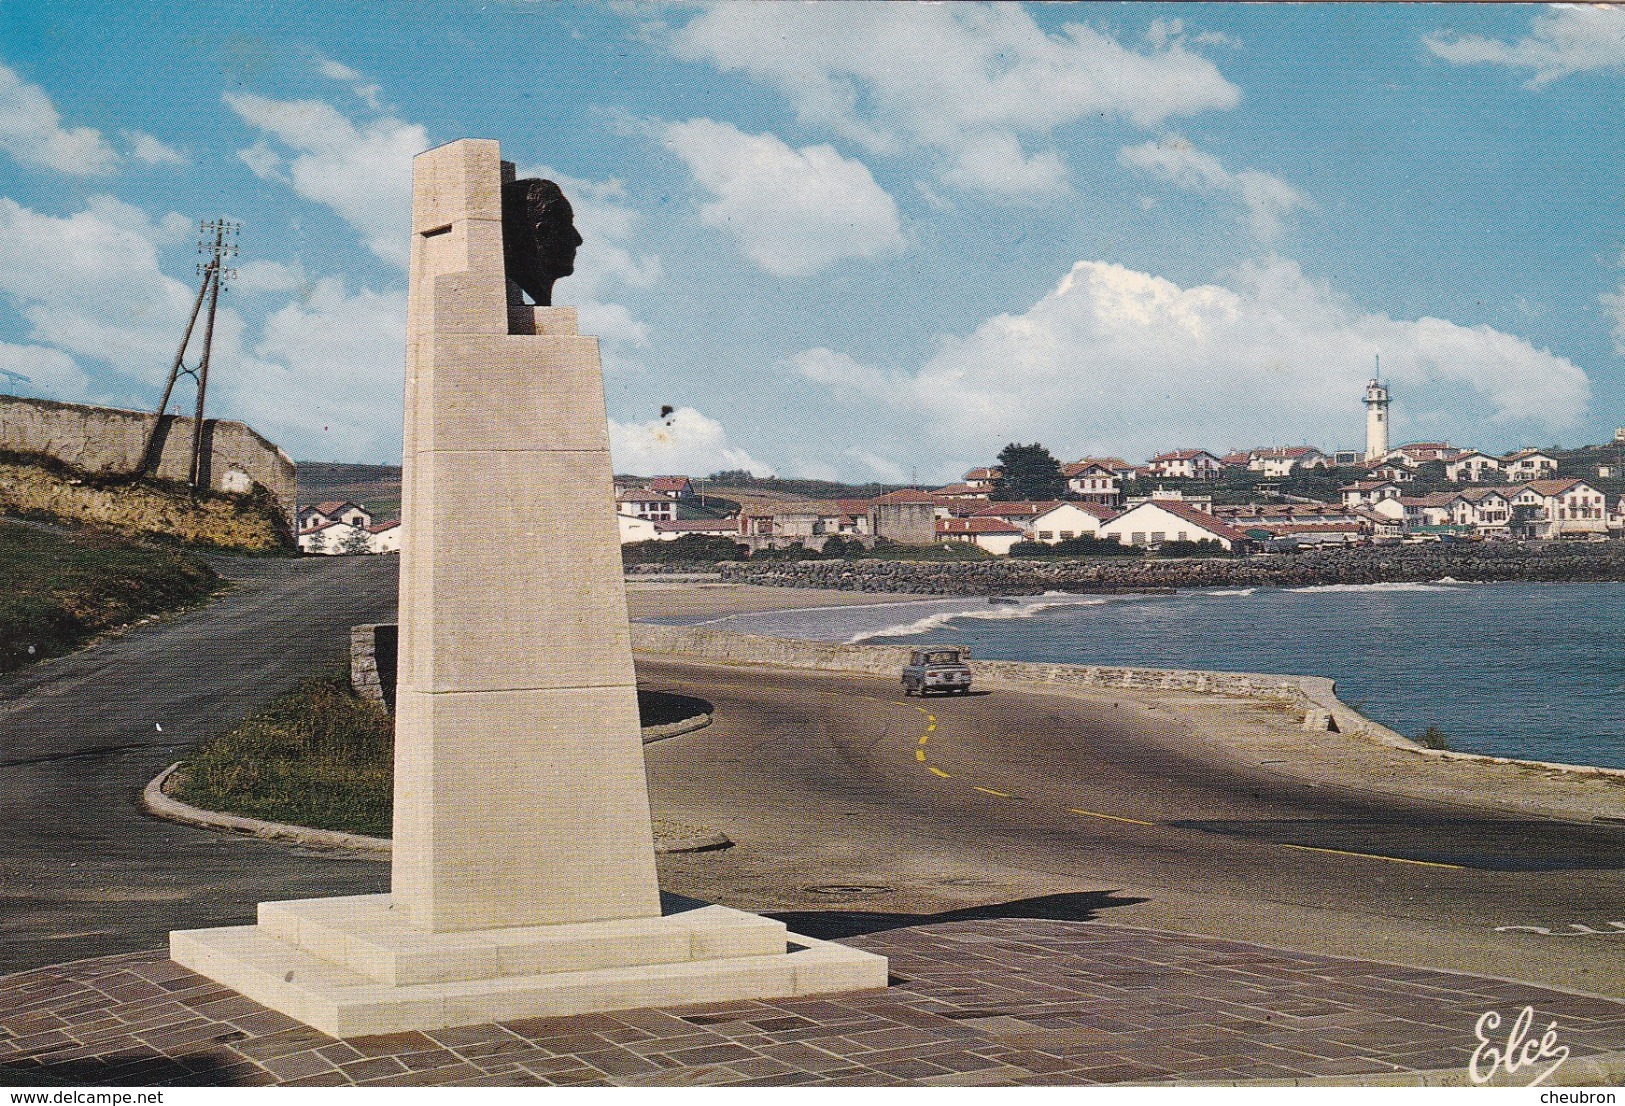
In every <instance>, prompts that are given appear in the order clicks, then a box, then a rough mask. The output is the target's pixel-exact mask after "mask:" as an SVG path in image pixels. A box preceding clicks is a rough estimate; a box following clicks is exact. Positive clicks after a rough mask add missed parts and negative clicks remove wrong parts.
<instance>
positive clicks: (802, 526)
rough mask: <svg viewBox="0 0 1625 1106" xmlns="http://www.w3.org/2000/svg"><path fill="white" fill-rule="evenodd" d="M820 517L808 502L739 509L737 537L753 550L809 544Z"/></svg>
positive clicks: (816, 530) (771, 504) (767, 504)
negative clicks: (745, 541)
mask: <svg viewBox="0 0 1625 1106" xmlns="http://www.w3.org/2000/svg"><path fill="white" fill-rule="evenodd" d="M821 517H822V515H821V514H820V513H819V511H818V509H817V507H816V506H815V505H814V504H813V503H812V502H811V501H807V502H802V503H764V504H758V505H756V506H751V507H744V508H741V509H740V512H739V519H738V534H739V536H740V537H741V538H744V539H748V540H747V544H749V545H750V546H751V547H752V548H753V549H754V548H762V547H767V548H772V547H774V546H783V545H794V544H795V543H797V542H800V543H801V544H803V545H809V544H812V543H811V542H810V541H809V539H811V538H813V537H815V536H817V534H818V521H819V519H820V518H821Z"/></svg>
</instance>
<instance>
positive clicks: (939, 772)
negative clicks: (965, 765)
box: [926, 764, 953, 780]
mask: <svg viewBox="0 0 1625 1106" xmlns="http://www.w3.org/2000/svg"><path fill="white" fill-rule="evenodd" d="M926 767H927V768H930V769H931V771H932V772H934V773H935V774H936V775H939V776H941V777H942V778H943V779H945V780H951V779H953V777H952V776H950V775H949V774H948V773H946V772H944V771H943V770H942V769H941V768H937V767H935V766H933V765H930V764H927V765H926Z"/></svg>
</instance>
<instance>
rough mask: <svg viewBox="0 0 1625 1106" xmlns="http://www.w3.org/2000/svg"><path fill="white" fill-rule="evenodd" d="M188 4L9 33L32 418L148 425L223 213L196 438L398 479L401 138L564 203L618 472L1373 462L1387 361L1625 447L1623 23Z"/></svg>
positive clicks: (1430, 400)
mask: <svg viewBox="0 0 1625 1106" xmlns="http://www.w3.org/2000/svg"><path fill="white" fill-rule="evenodd" d="M156 10H157V9H155V8H148V7H146V6H142V5H130V4H128V3H118V4H113V3H95V2H91V3H80V4H75V5H57V4H47V3H43V2H34V3H8V4H6V5H5V6H4V7H0V371H4V372H7V373H10V374H12V375H10V376H6V377H0V382H4V383H0V386H3V387H5V388H6V389H7V390H9V391H13V392H17V393H20V394H25V395H35V396H41V397H45V398H53V399H62V400H69V401H76V402H93V403H107V404H111V405H116V406H127V407H136V408H149V409H150V408H151V407H152V406H154V405H155V404H156V402H157V399H158V394H159V391H160V389H161V387H162V384H163V380H164V376H165V374H166V373H167V370H168V365H169V361H170V359H171V358H172V357H173V355H174V347H175V345H176V343H177V342H178V340H179V337H180V334H181V330H182V327H183V326H184V322H185V317H186V314H187V312H188V310H189V308H190V305H191V300H192V296H193V294H194V293H195V287H196V286H195V281H196V277H195V274H194V264H195V261H196V254H195V250H194V246H195V242H196V237H197V234H196V224H197V221H198V220H199V219H202V218H212V217H216V216H222V215H223V216H226V217H229V218H232V219H236V220H239V221H240V222H241V223H242V224H243V231H242V235H241V247H242V253H241V256H240V257H239V259H238V268H239V270H240V276H239V278H238V280H237V282H236V285H235V286H234V287H233V288H232V290H231V291H230V292H229V293H228V294H227V296H226V298H225V300H224V304H225V311H224V312H223V314H222V320H221V326H220V330H219V332H218V334H217V345H216V359H215V363H214V366H213V368H212V370H211V373H212V376H211V387H210V412H211V414H214V415H217V416H220V417H233V418H241V419H244V420H246V421H248V422H250V423H251V424H253V425H254V426H255V427H256V428H258V429H259V430H261V431H262V432H263V433H265V434H267V435H268V436H270V437H271V438H273V439H274V440H276V441H277V442H279V443H280V444H281V445H283V447H284V448H285V449H287V450H288V452H289V453H291V454H292V455H293V456H295V457H296V458H299V459H308V460H327V459H332V460H350V461H363V462H390V463H393V462H397V461H398V460H399V450H400V426H401V411H400V392H401V372H402V356H403V355H402V347H403V340H404V339H403V335H404V331H403V328H404V320H405V273H404V270H403V267H402V263H403V260H404V257H405V250H406V242H407V231H406V227H407V205H408V202H409V193H410V159H411V157H412V155H413V154H414V153H416V152H418V151H419V150H422V149H425V148H428V147H430V146H434V145H438V144H440V143H443V142H447V141H451V140H453V139H456V138H461V137H482V138H495V139H498V140H499V141H500V142H501V143H502V147H503V152H504V156H505V157H506V158H507V159H508V160H511V161H514V162H516V163H517V164H518V165H519V167H520V169H521V171H525V172H541V173H545V174H548V175H551V176H553V177H554V179H556V180H558V181H559V182H560V183H561V184H562V185H563V186H564V188H565V190H566V192H567V194H568V195H570V197H571V199H572V201H573V202H574V203H575V206H576V209H577V216H578V223H579V224H580V226H581V229H582V232H583V234H584V236H585V238H586V245H584V246H583V248H582V254H581V258H580V261H579V263H578V271H577V275H576V276H575V277H573V278H569V279H567V280H564V281H561V282H560V284H559V285H558V287H557V289H556V290H555V301H556V302H559V303H574V304H577V305H579V306H580V308H581V313H582V320H583V329H584V330H586V331H589V332H592V333H596V334H598V335H599V336H600V337H601V339H602V344H603V352H604V363H605V388H606V393H607V397H608V401H609V411H610V418H611V433H612V442H613V446H614V454H615V461H616V468H617V470H618V471H630V472H641V473H644V474H652V473H656V472H689V473H695V474H704V473H708V472H710V471H713V470H716V469H720V468H740V467H745V468H751V469H753V470H755V471H758V472H764V473H765V472H769V471H772V472H776V473H779V474H781V475H799V476H812V477H822V478H839V479H848V480H856V481H864V480H874V479H880V480H886V481H898V482H901V481H906V480H910V479H912V478H916V477H917V478H918V479H919V480H921V481H928V482H939V481H941V482H946V481H947V480H949V479H952V478H955V477H957V476H958V475H959V474H960V473H961V472H963V471H964V470H965V469H967V468H969V467H972V466H974V465H980V464H985V463H988V462H989V461H991V460H992V458H993V456H994V454H996V453H997V451H998V450H999V448H1001V447H1002V446H1003V445H1004V444H1005V443H1007V442H1010V441H1023V442H1026V441H1041V442H1043V443H1044V444H1045V445H1047V446H1049V447H1050V449H1051V450H1052V452H1054V453H1056V454H1057V455H1058V456H1060V457H1061V458H1062V459H1063V460H1072V459H1075V458H1077V457H1079V456H1084V455H1101V454H1115V455H1119V456H1124V457H1127V458H1129V459H1131V460H1139V459H1143V458H1144V457H1146V456H1148V455H1149V454H1150V453H1152V452H1154V451H1156V450H1159V449H1165V448H1174V447H1185V446H1202V447H1205V448H1209V449H1215V450H1224V449H1229V448H1232V447H1245V446H1252V445H1262V444H1296V443H1302V442H1307V443H1310V444H1314V445H1318V446H1321V447H1323V448H1329V447H1359V446H1361V445H1362V444H1363V442H1362V437H1363V426H1364V418H1363V412H1362V409H1361V407H1360V404H1359V397H1360V394H1361V392H1362V389H1363V384H1364V381H1365V380H1366V378H1367V377H1368V376H1369V375H1370V374H1371V372H1372V367H1373V364H1374V361H1375V358H1376V357H1377V356H1378V355H1380V356H1381V359H1382V368H1383V375H1384V376H1385V377H1386V378H1387V379H1388V380H1389V381H1390V382H1391V385H1392V390H1393V394H1394V424H1395V433H1396V436H1397V440H1409V439H1417V438H1428V439H1434V438H1446V439H1448V440H1450V441H1453V442H1455V443H1457V444H1460V445H1472V446H1477V447H1480V448H1486V449H1491V450H1503V449H1508V448H1512V447H1516V446H1521V445H1526V444H1537V445H1549V444H1564V445H1573V444H1580V443H1583V442H1588V441H1599V440H1605V439H1607V438H1609V437H1611V435H1612V432H1613V428H1614V426H1615V425H1616V424H1622V425H1625V218H1622V214H1625V138H1622V132H1621V131H1620V128H1619V126H1618V123H1617V115H1618V106H1619V104H1620V103H1621V102H1622V99H1625V96H1622V93H1625V9H1619V8H1596V7H1591V8H1576V7H1546V6H1533V5H1530V6H1525V5H1517V4H1509V5H1484V6H1479V5H1423V4H1394V5H1384V4H1356V5H1337V4H1328V5H1279V6H1277V5H1234V6H1229V5H1178V4H1174V5H1157V4H1127V5H1118V4H1080V5H1035V6H1032V7H1024V6H1020V5H1015V4H1000V5H995V6H992V7H986V8H984V7H977V6H973V5H968V4H966V5H920V6H916V5H909V4H901V3H899V4H888V5H880V6H870V5H861V4H853V3H827V4H821V5H804V4H790V3H761V4H723V5H717V6H710V5H660V6H656V5H629V4H614V5H609V4H604V5H575V4H564V3H555V4H542V3H523V2H517V0H513V2H507V3H503V2H490V3H481V4H475V3H456V2H447V3H443V4H440V5H435V6H430V5H424V4H418V3H374V4H365V5H363V4H332V5H327V4H299V5H294V4H285V3H277V2H270V3H266V2H258V3H236V2H230V0H227V2H220V3H215V4H212V5H209V6H203V5H175V6H171V7H166V8H164V9H163V18H162V19H153V18H152V12H153V11H156ZM183 402H184V404H185V405H186V406H187V407H188V408H189V405H190V398H189V397H183ZM664 405H671V406H672V407H673V408H675V409H676V410H675V413H674V414H673V415H671V416H669V417H667V418H664V419H663V418H661V416H660V410H661V408H662V406H664Z"/></svg>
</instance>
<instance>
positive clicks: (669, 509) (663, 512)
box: [615, 488, 677, 522]
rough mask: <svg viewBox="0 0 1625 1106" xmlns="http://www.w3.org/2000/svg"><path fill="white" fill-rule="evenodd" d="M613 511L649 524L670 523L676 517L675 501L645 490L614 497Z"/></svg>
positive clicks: (627, 492)
mask: <svg viewBox="0 0 1625 1106" xmlns="http://www.w3.org/2000/svg"><path fill="white" fill-rule="evenodd" d="M615 511H616V513H617V514H622V515H632V516H633V517H635V518H646V519H648V520H650V521H651V522H670V521H672V520H673V519H675V518H676V517H677V501H676V500H674V499H672V498H671V497H670V496H665V495H661V494H660V493H659V492H656V491H650V490H648V489H646V488H644V489H632V490H630V491H624V492H622V493H621V494H620V495H618V496H616V497H615Z"/></svg>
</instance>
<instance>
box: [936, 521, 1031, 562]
mask: <svg viewBox="0 0 1625 1106" xmlns="http://www.w3.org/2000/svg"><path fill="white" fill-rule="evenodd" d="M936 525H937V541H939V542H944V543H950V542H960V543H965V544H969V545H975V546H977V547H978V548H980V549H985V550H987V551H988V552H989V553H992V554H994V555H995V556H999V557H1004V556H1008V555H1009V553H1010V547H1011V546H1013V545H1015V544H1016V543H1017V542H1018V541H1022V540H1023V539H1024V537H1025V534H1024V532H1023V531H1022V529H1021V527H1019V526H1017V525H1016V524H1015V523H1013V522H1006V521H1005V520H1004V519H1002V518H993V517H991V516H986V515H973V516H972V517H970V518H939V519H937V524H936Z"/></svg>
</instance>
